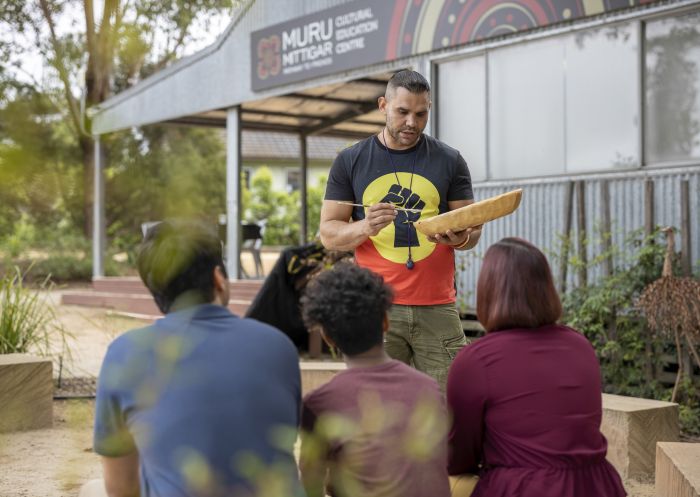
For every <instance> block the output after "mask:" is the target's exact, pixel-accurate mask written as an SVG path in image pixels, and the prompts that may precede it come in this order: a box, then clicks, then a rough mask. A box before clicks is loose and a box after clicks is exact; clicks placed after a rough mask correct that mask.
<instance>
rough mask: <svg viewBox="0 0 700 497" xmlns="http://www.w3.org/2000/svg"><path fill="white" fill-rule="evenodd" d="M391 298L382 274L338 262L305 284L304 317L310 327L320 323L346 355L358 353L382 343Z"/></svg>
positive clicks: (390, 292)
mask: <svg viewBox="0 0 700 497" xmlns="http://www.w3.org/2000/svg"><path fill="white" fill-rule="evenodd" d="M392 298H393V293H392V291H391V288H389V287H388V286H387V285H386V284H384V279H383V278H382V277H381V276H379V275H377V274H375V273H373V272H372V271H370V270H369V269H365V268H361V267H359V266H357V265H355V264H353V263H350V262H338V263H336V264H335V265H334V266H333V267H332V268H331V269H329V270H326V271H323V272H321V273H320V274H319V275H318V276H317V277H316V278H314V279H313V280H311V282H310V283H309V285H308V286H307V287H306V291H305V293H304V296H303V297H302V298H301V304H302V317H303V318H304V324H305V325H306V327H307V328H308V329H313V328H316V327H319V326H320V327H321V328H322V329H323V332H324V334H325V335H326V336H327V337H328V338H330V339H331V340H333V342H335V344H336V345H337V346H338V348H339V349H340V351H341V352H342V353H343V354H345V355H348V356H352V355H357V354H361V353H362V352H366V351H367V350H369V349H371V348H372V347H374V346H375V345H378V344H381V343H382V342H383V340H384V331H383V329H382V324H383V321H384V315H385V313H386V311H387V310H389V308H390V307H391V301H392Z"/></svg>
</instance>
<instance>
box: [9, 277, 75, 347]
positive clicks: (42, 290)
mask: <svg viewBox="0 0 700 497" xmlns="http://www.w3.org/2000/svg"><path fill="white" fill-rule="evenodd" d="M24 277H25V274H23V273H22V272H21V271H20V269H19V268H17V267H14V268H12V269H11V270H9V271H6V272H5V273H4V275H2V278H1V279H0V354H13V353H32V354H38V355H42V356H49V355H51V354H52V351H53V350H56V348H55V347H53V345H54V344H56V345H58V346H60V352H59V355H64V354H66V353H67V351H68V348H67V347H66V339H67V333H66V331H65V330H64V329H63V326H62V325H61V324H60V322H59V321H58V320H57V318H56V311H55V309H54V306H53V304H52V303H51V301H50V297H49V290H51V288H52V284H51V282H50V280H49V279H48V278H47V279H45V280H44V281H43V282H42V283H41V284H40V285H39V287H38V288H28V287H27V286H25V284H24V280H25V278H24Z"/></svg>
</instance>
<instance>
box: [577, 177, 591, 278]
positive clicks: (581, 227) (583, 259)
mask: <svg viewBox="0 0 700 497" xmlns="http://www.w3.org/2000/svg"><path fill="white" fill-rule="evenodd" d="M576 220H577V223H576V224H577V226H578V257H579V259H580V267H579V270H578V283H579V286H581V287H582V288H585V287H586V286H587V285H588V254H587V252H586V184H585V183H584V182H583V180H580V181H577V182H576Z"/></svg>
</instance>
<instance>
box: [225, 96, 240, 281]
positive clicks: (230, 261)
mask: <svg viewBox="0 0 700 497" xmlns="http://www.w3.org/2000/svg"><path fill="white" fill-rule="evenodd" d="M240 207H241V114H240V108H239V107H232V108H230V109H228V111H227V113H226V269H227V271H228V277H229V279H232V280H237V279H239V278H240V275H241V262H240V254H241V246H240V241H241V237H240V231H241V208H240Z"/></svg>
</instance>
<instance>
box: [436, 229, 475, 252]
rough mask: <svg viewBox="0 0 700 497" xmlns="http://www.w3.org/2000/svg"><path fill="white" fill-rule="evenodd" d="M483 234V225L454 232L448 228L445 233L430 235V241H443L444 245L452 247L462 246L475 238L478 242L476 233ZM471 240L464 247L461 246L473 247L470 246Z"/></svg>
mask: <svg viewBox="0 0 700 497" xmlns="http://www.w3.org/2000/svg"><path fill="white" fill-rule="evenodd" d="M476 234H479V235H480V234H481V226H474V227H472V228H467V229H465V230H462V231H457V232H453V231H450V230H447V231H446V232H445V233H435V234H434V235H431V236H428V241H431V242H433V243H441V244H443V245H450V246H451V247H460V246H461V245H462V244H464V243H465V242H467V240H469V242H471V240H472V239H473V238H474V239H475V243H476V237H475V236H474V235H476ZM469 242H468V243H466V245H465V246H464V247H460V248H471V247H469V246H468V245H469Z"/></svg>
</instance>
